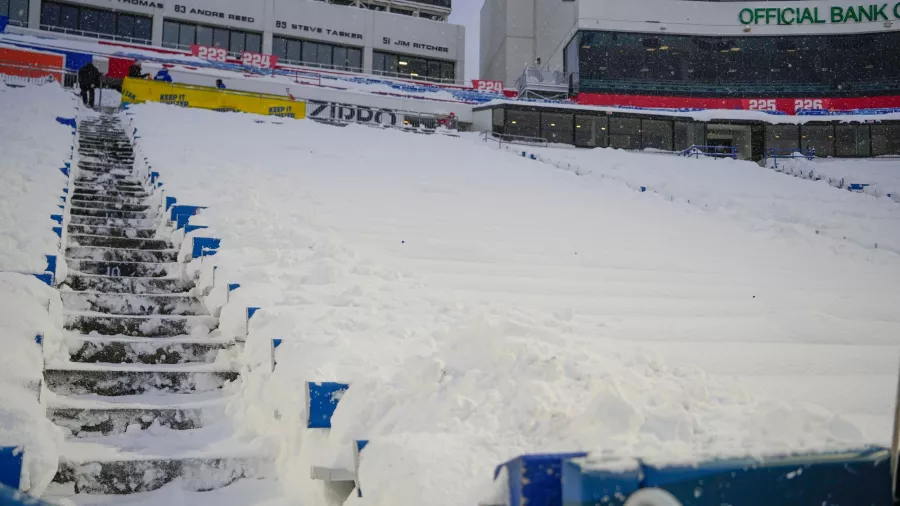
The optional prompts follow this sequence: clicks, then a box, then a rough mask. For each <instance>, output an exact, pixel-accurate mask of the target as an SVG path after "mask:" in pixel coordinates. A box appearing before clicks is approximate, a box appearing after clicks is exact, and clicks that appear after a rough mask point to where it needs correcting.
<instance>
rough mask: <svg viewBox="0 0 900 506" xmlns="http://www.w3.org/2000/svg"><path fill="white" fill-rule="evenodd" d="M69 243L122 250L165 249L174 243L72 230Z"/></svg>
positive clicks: (74, 245)
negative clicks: (81, 232)
mask: <svg viewBox="0 0 900 506" xmlns="http://www.w3.org/2000/svg"><path fill="white" fill-rule="evenodd" d="M105 212H109V211H105ZM69 244H71V245H72V246H73V247H77V246H94V247H98V248H115V249H120V250H164V249H170V248H172V244H171V243H170V242H169V241H165V240H162V239H141V238H127V237H112V236H105V235H77V234H72V233H71V231H70V233H69Z"/></svg>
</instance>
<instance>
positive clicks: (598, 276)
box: [127, 104, 900, 505]
mask: <svg viewBox="0 0 900 506" xmlns="http://www.w3.org/2000/svg"><path fill="white" fill-rule="evenodd" d="M127 117H128V118H130V119H131V120H132V121H133V125H134V126H135V127H137V128H138V129H139V130H140V136H141V139H139V141H138V145H139V149H140V152H139V153H138V155H139V156H138V157H137V159H138V160H141V159H142V156H140V155H143V156H147V157H148V158H149V161H150V163H151V164H152V165H153V168H154V170H157V171H159V172H160V173H161V175H162V180H163V181H164V183H165V186H164V188H165V189H166V195H170V196H175V197H177V198H178V202H179V204H191V205H201V206H208V209H206V210H204V211H202V212H201V214H200V215H198V216H196V217H194V218H193V219H192V220H191V222H192V224H200V225H208V226H209V229H206V230H200V231H197V232H193V233H192V234H191V235H193V236H209V237H218V238H221V239H222V243H221V247H220V249H219V251H218V253H217V254H216V255H215V256H214V257H207V258H204V259H203V260H193V261H192V262H191V264H190V265H189V267H188V272H189V273H192V272H197V273H198V274H200V276H201V278H200V284H201V286H200V288H198V289H197V291H198V293H202V292H203V288H204V287H210V286H211V291H210V293H209V296H208V297H206V304H207V307H208V308H209V309H210V310H211V311H212V314H214V315H215V314H218V315H220V331H221V332H222V335H223V337H229V336H238V337H240V338H246V340H247V344H246V348H245V352H244V355H243V356H242V357H241V361H242V368H243V369H242V370H243V382H242V385H241V391H240V392H239V393H238V394H237V397H236V399H234V400H233V401H231V402H230V403H229V406H228V408H227V412H228V416H229V417H230V418H231V422H232V423H233V425H234V426H235V427H236V428H237V429H238V434H237V435H236V437H235V439H240V440H243V441H248V440H253V441H256V443H258V444H260V445H262V447H263V448H265V452H266V453H265V454H267V455H273V456H275V459H276V466H277V476H278V477H279V478H280V484H281V486H282V487H283V491H282V492H283V493H284V494H286V495H287V496H290V497H292V498H293V499H294V500H296V501H297V502H300V503H309V504H325V505H327V504H337V503H339V499H337V498H336V495H335V493H334V491H333V490H330V489H329V488H327V487H326V486H324V485H323V484H322V483H319V482H313V481H311V480H309V479H308V478H307V477H308V476H309V472H310V466H312V465H318V466H329V467H343V468H346V469H351V466H352V451H351V442H352V441H353V440H356V439H368V440H370V441H371V442H370V444H369V446H367V447H366V449H365V451H364V452H363V454H362V459H361V466H360V469H359V478H360V483H361V487H362V489H363V490H364V496H363V497H362V498H358V497H356V494H351V496H350V499H348V500H347V504H354V505H356V504H360V505H361V504H397V505H402V504H423V503H425V502H427V503H429V504H439V505H442V504H446V505H457V504H474V503H477V502H478V501H479V500H481V499H484V498H485V497H487V496H488V495H489V494H492V493H496V491H495V490H494V487H493V486H492V483H491V477H492V476H493V469H494V467H495V466H496V465H497V464H500V463H501V462H503V461H504V460H507V459H509V458H511V457H514V456H516V455H519V454H521V453H524V452H537V451H539V452H546V451H571V450H588V451H591V452H593V453H594V454H598V455H604V456H607V457H609V458H615V459H620V460H623V461H625V460H628V459H633V458H636V457H640V458H652V459H656V460H662V461H677V462H684V461H695V460H696V459H699V458H704V457H712V456H736V455H737V456H745V455H757V454H763V453H766V452H777V453H784V452H785V451H804V450H824V449H836V448H846V447H852V446H857V445H862V444H866V443H879V444H886V443H887V442H888V441H889V439H890V424H891V417H892V402H893V395H894V387H895V384H896V364H897V358H898V344H900V343H898V338H897V335H898V330H900V315H898V313H897V311H896V308H897V307H898V304H900V290H898V286H900V284H898V281H900V257H898V253H900V236H898V235H900V207H898V206H897V205H896V203H894V202H892V201H889V200H887V199H874V198H871V197H868V196H865V195H857V194H851V193H849V192H846V191H839V190H837V189H834V188H832V187H830V186H828V185H827V184H824V183H822V184H819V183H811V182H809V181H803V180H800V179H796V178H789V177H785V176H784V175H782V174H778V173H775V172H773V171H770V170H766V169H763V168H760V167H758V166H757V165H755V164H752V163H749V162H734V161H710V160H684V159H679V158H675V157H672V156H665V155H659V154H640V153H626V152H620V151H614V150H593V151H580V150H554V149H546V150H536V151H539V152H540V154H541V155H542V156H543V157H544V158H545V159H547V160H549V161H550V163H542V162H538V161H531V160H526V159H523V158H521V157H516V156H514V155H513V154H510V153H507V152H504V151H499V150H497V149H495V148H493V147H492V146H489V145H486V144H483V143H481V142H480V141H479V140H477V139H478V138H477V136H474V135H473V136H468V135H467V136H463V137H462V138H449V137H445V136H424V135H413V134H409V133H403V132H399V131H393V130H379V129H372V128H368V127H363V126H357V125H351V126H348V127H345V128H337V127H333V126H327V125H320V124H316V123H314V122H309V121H292V120H277V119H273V118H260V117H254V116H250V115H243V114H223V113H216V112H212V111H202V110H188V109H179V108H175V107H171V106H165V105H161V104H143V105H139V106H135V107H133V108H131V109H129V113H128V116H127ZM554 161H555V162H563V163H556V164H554V163H552V162H554ZM572 164H575V165H577V166H578V167H580V168H581V170H578V172H580V173H582V174H584V175H583V176H578V175H576V174H575V173H574V172H573V171H566V170H557V169H556V168H555V165H563V166H569V165H572ZM642 185H643V186H648V187H649V189H650V190H649V191H648V192H645V193H641V192H640V191H639V190H637V189H638V188H639V186H642ZM181 234H182V233H181V232H178V233H176V235H175V237H174V238H175V239H176V240H177V239H180V238H181V237H180V235H181ZM876 243H877V244H878V246H877V247H876V246H875V245H876ZM189 250H190V237H188V240H186V241H185V242H184V244H183V246H182V249H181V252H180V258H182V259H183V258H185V257H186V254H187V253H188V252H189ZM214 265H215V266H217V269H216V270H215V272H213V266H214ZM226 283H240V284H241V287H240V288H239V289H238V290H236V291H234V292H232V293H230V294H227V293H226V288H225V284H226ZM249 306H254V307H261V308H262V309H261V310H260V311H259V312H257V313H256V315H255V316H254V317H253V319H252V320H251V322H250V324H249V326H248V325H247V323H246V321H245V315H246V308H247V307H249ZM272 338H283V339H284V342H283V344H282V345H281V346H280V347H279V348H278V350H277V357H278V366H277V368H276V369H275V371H274V372H272V371H271V366H270V363H269V354H270V349H271V348H270V340H271V339H272ZM307 381H342V382H348V383H350V384H351V387H350V389H349V390H348V391H347V393H346V394H345V395H344V396H343V398H342V399H341V401H340V404H339V407H338V409H337V411H336V413H335V415H334V417H333V419H332V426H333V428H332V429H331V430H330V431H329V432H324V431H318V432H316V431H311V430H307V429H305V419H306V412H305V409H306V408H305V406H304V383H305V382H307ZM276 412H277V413H278V416H277V417H276V416H273V414H274V413H276Z"/></svg>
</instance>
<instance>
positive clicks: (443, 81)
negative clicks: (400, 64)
mask: <svg viewBox="0 0 900 506" xmlns="http://www.w3.org/2000/svg"><path fill="white" fill-rule="evenodd" d="M372 74H374V75H376V76H384V77H395V78H397V79H407V80H410V81H427V82H429V83H439V84H459V83H458V81H457V80H456V78H449V77H448V78H443V77H425V76H413V75H409V74H401V73H400V72H388V71H387V70H375V69H372Z"/></svg>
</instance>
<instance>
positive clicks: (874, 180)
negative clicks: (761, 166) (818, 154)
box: [769, 158, 900, 202]
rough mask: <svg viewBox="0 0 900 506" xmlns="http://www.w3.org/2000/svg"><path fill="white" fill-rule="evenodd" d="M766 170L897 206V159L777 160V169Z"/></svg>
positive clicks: (899, 173) (899, 166) (899, 196)
mask: <svg viewBox="0 0 900 506" xmlns="http://www.w3.org/2000/svg"><path fill="white" fill-rule="evenodd" d="M769 166H770V167H772V168H773V169H774V170H776V171H778V172H783V173H785V174H790V175H792V176H795V177H799V178H801V179H809V180H812V181H825V182H827V183H828V184H830V185H831V186H834V187H835V188H841V189H846V190H850V191H857V192H862V193H866V194H868V195H872V196H873V197H885V198H889V199H891V200H893V201H895V202H900V159H895V158H875V159H866V160H852V159H840V158H828V159H822V158H819V159H816V160H804V159H799V160H798V159H791V160H779V162H778V166H777V167H774V166H773V164H769Z"/></svg>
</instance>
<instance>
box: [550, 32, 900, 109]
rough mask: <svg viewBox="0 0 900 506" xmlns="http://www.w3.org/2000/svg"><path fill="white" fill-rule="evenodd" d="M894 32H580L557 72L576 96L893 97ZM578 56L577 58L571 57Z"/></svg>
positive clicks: (897, 60) (896, 79) (897, 40)
mask: <svg viewBox="0 0 900 506" xmlns="http://www.w3.org/2000/svg"><path fill="white" fill-rule="evenodd" d="M896 47H900V32H898V31H890V32H883V33H856V34H851V35H828V36H821V35H815V36H812V35H805V36H753V37H725V36H699V35H674V34H644V33H621V32H599V31H584V32H580V33H578V34H577V35H576V37H575V38H573V39H572V41H570V43H569V44H568V45H567V46H566V51H565V57H564V67H565V70H566V71H567V72H569V73H573V72H575V73H576V74H577V75H576V76H575V77H577V79H576V82H575V85H576V86H578V88H579V90H580V91H593V92H611V93H614V92H625V93H683V94H688V93H690V94H695V95H696V94H701V95H706V96H739V97H765V96H775V95H780V96H798V97H809V96H822V97H824V96H840V95H846V94H856V95H859V94H861V93H887V92H893V91H896V89H897V87H898V84H900V53H898V52H897V51H892V50H891V48H896ZM576 51H577V58H576V57H575V53H576Z"/></svg>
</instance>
